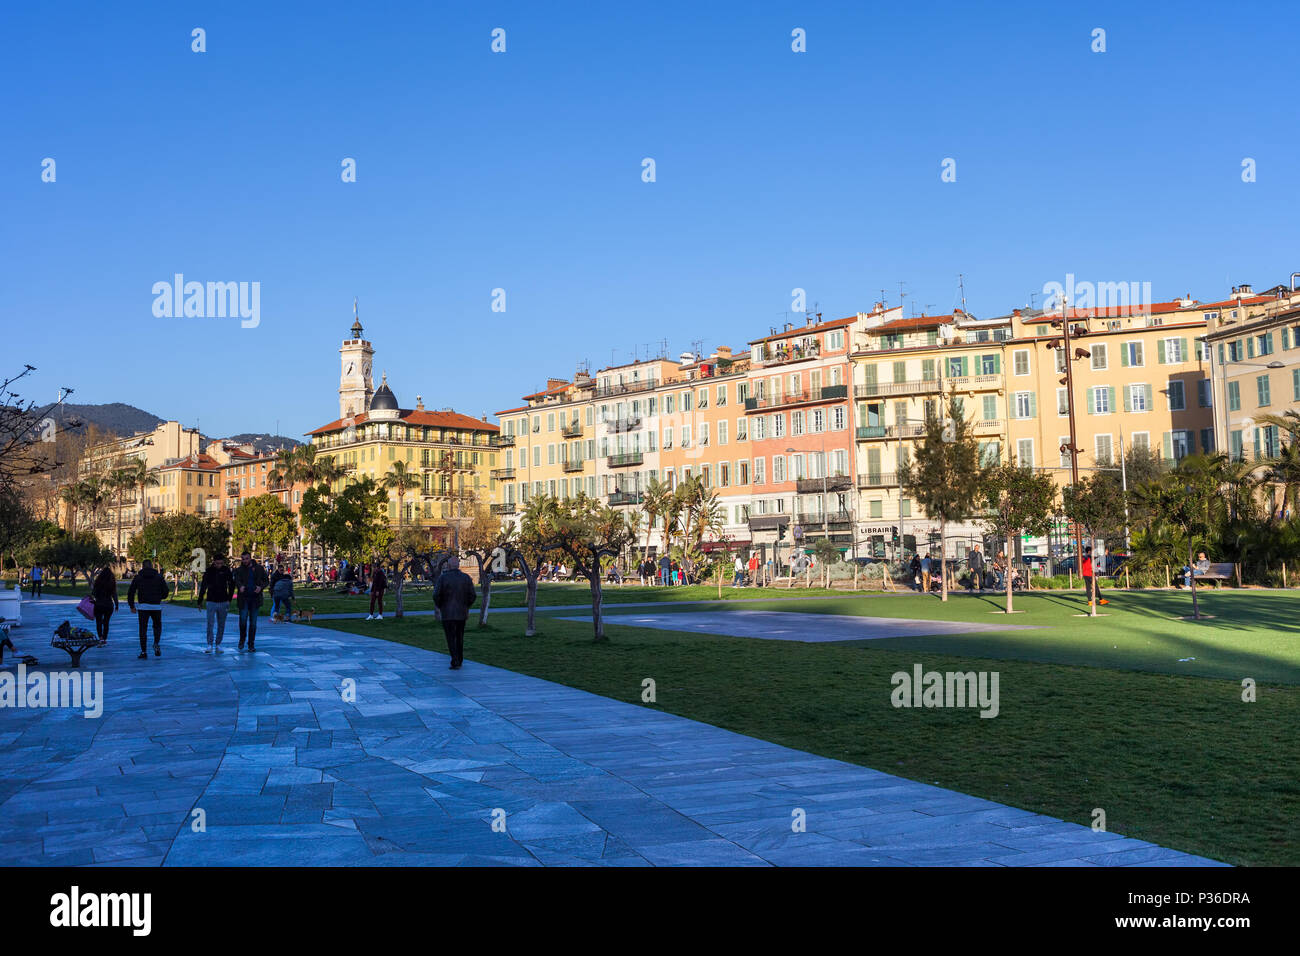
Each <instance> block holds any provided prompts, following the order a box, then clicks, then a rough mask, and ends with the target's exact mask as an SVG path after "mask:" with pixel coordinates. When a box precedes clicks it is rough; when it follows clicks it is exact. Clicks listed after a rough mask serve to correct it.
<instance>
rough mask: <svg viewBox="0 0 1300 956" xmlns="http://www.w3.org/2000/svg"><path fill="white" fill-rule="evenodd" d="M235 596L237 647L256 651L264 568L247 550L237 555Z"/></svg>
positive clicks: (264, 579) (264, 574)
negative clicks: (237, 620)
mask: <svg viewBox="0 0 1300 956" xmlns="http://www.w3.org/2000/svg"><path fill="white" fill-rule="evenodd" d="M234 578H235V596H236V597H237V598H238V599H239V649H240V650H241V651H242V650H243V649H244V642H245V641H247V642H248V650H249V651H250V652H252V651H256V650H257V647H256V646H255V644H256V642H257V615H258V614H260V613H261V611H262V592H263V591H265V590H266V584H267V581H266V569H265V568H263V567H262V566H261V565H260V564H256V563H255V562H254V561H253V557H252V555H250V554H249V553H248V552H247V551H245V552H244V553H243V554H241V555H240V556H239V567H237V568H235V574H234Z"/></svg>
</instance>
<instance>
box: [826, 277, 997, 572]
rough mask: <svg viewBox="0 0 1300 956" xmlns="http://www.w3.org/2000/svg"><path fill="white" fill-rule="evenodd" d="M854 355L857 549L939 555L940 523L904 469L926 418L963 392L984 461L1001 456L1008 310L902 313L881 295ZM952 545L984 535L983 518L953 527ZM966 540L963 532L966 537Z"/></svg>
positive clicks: (961, 402) (962, 403)
mask: <svg viewBox="0 0 1300 956" xmlns="http://www.w3.org/2000/svg"><path fill="white" fill-rule="evenodd" d="M863 320H864V321H863V323H862V324H861V326H860V328H859V330H858V332H857V335H856V341H855V343H854V350H853V353H852V361H853V374H854V387H853V394H854V403H855V408H856V416H855V420H856V426H855V428H854V443H855V446H856V456H857V457H856V461H857V469H856V474H857V477H856V488H857V496H858V513H859V514H860V515H861V516H862V517H861V521H860V523H859V526H858V532H859V553H862V554H869V555H872V556H875V557H884V556H885V555H886V554H887V553H888V554H893V553H894V548H895V547H897V546H901V547H902V548H903V549H905V550H906V551H907V552H908V553H913V552H915V551H916V550H917V549H918V547H919V549H920V550H922V551H924V550H926V549H927V548H928V549H930V550H934V551H935V552H936V553H937V548H938V540H939V525H938V522H936V521H932V520H930V519H929V518H928V517H926V516H925V515H923V514H921V513H920V512H919V511H918V509H917V508H916V507H915V505H914V503H913V502H912V500H911V499H910V498H909V497H908V495H907V493H906V491H905V490H904V489H903V484H902V475H903V472H904V470H905V469H906V467H907V465H908V463H909V462H910V460H911V458H912V455H913V453H914V449H915V447H916V445H917V444H918V443H919V442H920V441H922V440H923V439H924V437H925V423H926V421H927V420H928V419H929V418H931V417H940V416H942V415H944V414H947V407H946V406H947V401H948V396H953V397H955V398H956V400H957V404H958V407H959V409H960V410H961V411H962V413H963V415H964V417H965V418H966V419H967V420H968V421H970V422H971V426H972V430H973V431H974V433H975V435H976V437H977V438H978V440H979V443H980V455H981V458H982V459H983V460H984V461H985V462H989V463H992V462H997V461H1000V460H1002V459H1003V458H1004V452H1003V449H1004V448H1005V447H1006V442H1007V434H1008V432H1007V420H1008V398H1007V392H1006V386H1005V376H1004V371H1005V370H1004V355H1003V348H1004V344H1005V342H1006V341H1007V339H1009V338H1010V336H1011V317H1010V316H1004V317H1001V318H996V319H985V320H980V319H976V318H974V317H973V316H970V315H968V314H967V313H965V312H964V311H963V310H961V309H957V310H955V311H954V312H952V313H951V314H947V315H935V316H928V315H920V316H914V317H911V318H904V317H903V315H902V309H901V308H897V307H896V308H893V309H886V308H885V307H884V306H883V305H881V304H880V303H877V304H876V306H875V308H873V309H872V311H871V312H870V313H866V314H865V315H864V316H863ZM947 531H948V535H949V542H950V543H949V547H950V549H951V548H955V549H956V552H955V553H956V554H962V553H964V551H965V546H968V545H969V544H971V543H973V542H974V541H976V540H978V539H979V533H980V532H979V528H978V526H977V525H976V524H973V523H969V522H968V523H966V524H962V525H954V526H950V527H949V528H948V529H947ZM963 539H965V540H964V541H963Z"/></svg>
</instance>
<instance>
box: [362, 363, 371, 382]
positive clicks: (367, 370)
mask: <svg viewBox="0 0 1300 956" xmlns="http://www.w3.org/2000/svg"><path fill="white" fill-rule="evenodd" d="M361 374H362V375H364V376H365V377H366V378H369V377H370V363H369V362H366V363H365V364H364V365H362V366H361Z"/></svg>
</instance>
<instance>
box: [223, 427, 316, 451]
mask: <svg viewBox="0 0 1300 956" xmlns="http://www.w3.org/2000/svg"><path fill="white" fill-rule="evenodd" d="M224 440H225V441H233V442H237V443H238V444H240V445H252V446H253V447H254V448H255V449H257V452H258V453H259V454H263V453H265V452H269V451H275V450H276V449H278V448H297V447H298V446H299V445H301V444H302V442H300V441H298V439H296V438H290V437H289V436H287V435H269V434H267V433H266V432H244V433H243V434H242V435H229V436H227V437H226V438H225V439H224Z"/></svg>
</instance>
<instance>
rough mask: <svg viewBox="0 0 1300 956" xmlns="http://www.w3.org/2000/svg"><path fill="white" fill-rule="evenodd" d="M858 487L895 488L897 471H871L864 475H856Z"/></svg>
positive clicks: (896, 485)
mask: <svg viewBox="0 0 1300 956" xmlns="http://www.w3.org/2000/svg"><path fill="white" fill-rule="evenodd" d="M858 487H859V488H897V487H898V472H896V471H871V472H868V473H867V474H865V475H858Z"/></svg>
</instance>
